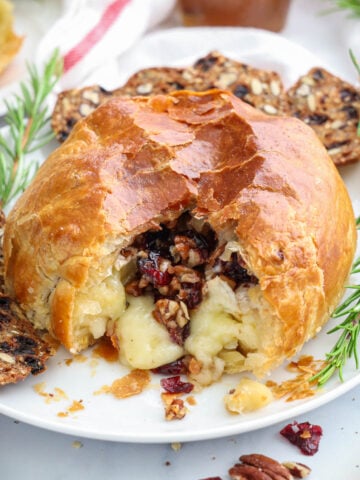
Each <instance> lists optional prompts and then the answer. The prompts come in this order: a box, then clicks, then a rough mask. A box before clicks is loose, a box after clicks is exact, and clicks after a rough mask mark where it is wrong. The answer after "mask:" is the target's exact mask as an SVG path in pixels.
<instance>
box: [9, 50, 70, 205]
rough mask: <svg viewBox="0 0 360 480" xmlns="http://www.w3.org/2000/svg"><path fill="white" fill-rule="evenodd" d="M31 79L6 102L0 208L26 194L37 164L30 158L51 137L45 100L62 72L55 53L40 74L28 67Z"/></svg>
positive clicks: (34, 68)
mask: <svg viewBox="0 0 360 480" xmlns="http://www.w3.org/2000/svg"><path fill="white" fill-rule="evenodd" d="M27 69H28V75H29V79H28V80H27V81H26V82H21V83H20V91H21V93H20V94H17V95H14V96H13V97H12V99H11V100H10V101H7V100H6V101H5V105H6V108H7V113H6V116H5V122H6V124H7V126H8V135H6V136H4V135H2V134H0V209H1V208H4V207H5V206H6V205H7V204H8V203H9V202H10V201H11V200H12V199H14V198H15V197H16V196H17V195H18V194H19V193H21V192H23V191H24V189H25V187H26V186H27V184H28V183H29V181H30V180H31V177H32V176H33V174H34V173H35V171H36V169H37V167H38V165H37V164H36V163H35V162H28V161H27V155H28V154H30V153H32V152H35V151H36V150H38V149H39V148H41V147H43V146H44V145H46V144H47V143H48V142H49V141H50V140H51V139H52V138H53V136H54V135H53V132H52V131H51V130H50V128H49V115H48V107H47V103H46V100H47V98H48V95H49V94H50V92H51V91H52V90H53V88H54V86H55V84H56V82H57V81H58V80H59V78H60V76H61V73H62V64H61V61H60V56H59V52H58V51H57V50H56V51H55V52H54V53H53V55H52V56H51V58H50V59H49V61H48V62H47V63H46V64H45V66H44V69H43V72H42V73H39V72H38V70H37V69H36V67H35V66H32V65H28V66H27Z"/></svg>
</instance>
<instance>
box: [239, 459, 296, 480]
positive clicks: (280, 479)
mask: <svg viewBox="0 0 360 480" xmlns="http://www.w3.org/2000/svg"><path fill="white" fill-rule="evenodd" d="M240 460H241V461H242V462H243V463H245V464H247V465H252V466H253V467H256V468H258V469H260V470H262V471H263V472H264V473H266V474H267V475H268V476H269V477H270V478H271V479H273V480H292V478H293V477H292V475H291V473H290V471H289V470H288V469H287V468H286V467H284V466H283V465H281V463H279V462H277V461H276V460H274V459H273V458H270V457H267V456H265V455H261V454H258V453H253V454H251V455H242V456H241V457H240Z"/></svg>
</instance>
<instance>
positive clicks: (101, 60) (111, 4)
mask: <svg viewBox="0 0 360 480" xmlns="http://www.w3.org/2000/svg"><path fill="white" fill-rule="evenodd" d="M174 4H175V0H63V1H62V8H61V10H62V11H61V16H60V18H59V19H58V20H57V21H56V22H55V24H54V25H52V26H51V27H50V29H49V30H48V32H47V33H46V34H45V36H44V37H43V38H42V39H41V42H40V44H39V47H38V51H37V52H36V61H37V63H43V62H44V61H45V60H46V59H47V58H49V57H50V55H51V53H52V52H53V50H54V49H55V48H59V50H60V52H61V54H62V56H63V59H64V75H63V78H62V80H61V82H60V84H59V86H58V89H60V90H63V89H66V88H74V87H78V86H81V85H84V84H86V83H87V79H88V78H89V76H90V77H91V75H92V73H93V72H94V71H96V69H103V70H104V69H105V72H107V73H108V76H109V77H112V78H111V79H110V78H109V82H108V85H104V86H105V87H107V86H109V87H111V86H112V85H111V83H112V80H113V81H114V82H115V83H116V78H115V79H114V78H113V77H114V73H115V72H116V68H115V66H114V61H115V59H116V58H118V57H119V56H120V55H121V54H122V53H124V52H125V51H127V50H128V49H129V48H131V46H133V45H134V44H135V43H136V42H137V40H138V39H139V38H140V37H141V36H142V35H144V33H145V32H147V31H148V30H150V29H151V28H153V27H154V26H155V25H157V24H158V23H160V22H162V21H163V20H164V19H165V18H166V17H167V16H168V15H169V14H170V12H171V11H172V10H173V8H174ZM105 75H106V74H105V73H104V72H103V74H102V77H104V76H105Z"/></svg>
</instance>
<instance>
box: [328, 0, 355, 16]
mask: <svg viewBox="0 0 360 480" xmlns="http://www.w3.org/2000/svg"><path fill="white" fill-rule="evenodd" d="M328 3H329V4H331V5H332V6H331V8H330V6H329V10H328V11H327V13H332V12H336V11H339V10H344V11H345V12H347V13H348V14H349V16H350V17H360V0H328Z"/></svg>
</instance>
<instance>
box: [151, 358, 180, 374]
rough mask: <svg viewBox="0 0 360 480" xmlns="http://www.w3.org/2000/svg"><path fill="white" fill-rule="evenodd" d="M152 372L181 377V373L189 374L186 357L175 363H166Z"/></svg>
mask: <svg viewBox="0 0 360 480" xmlns="http://www.w3.org/2000/svg"><path fill="white" fill-rule="evenodd" d="M151 371H152V372H153V373H160V374H163V375H180V373H187V372H188V369H187V366H186V364H185V360H184V357H182V358H179V359H178V360H175V361H174V362H171V363H166V364H165V365H161V366H160V367H157V368H153V369H152V370H151Z"/></svg>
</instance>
